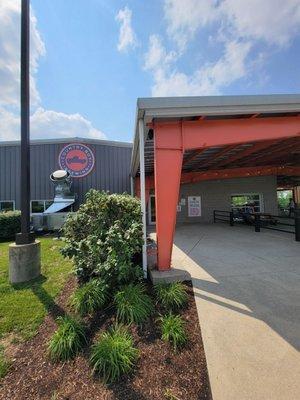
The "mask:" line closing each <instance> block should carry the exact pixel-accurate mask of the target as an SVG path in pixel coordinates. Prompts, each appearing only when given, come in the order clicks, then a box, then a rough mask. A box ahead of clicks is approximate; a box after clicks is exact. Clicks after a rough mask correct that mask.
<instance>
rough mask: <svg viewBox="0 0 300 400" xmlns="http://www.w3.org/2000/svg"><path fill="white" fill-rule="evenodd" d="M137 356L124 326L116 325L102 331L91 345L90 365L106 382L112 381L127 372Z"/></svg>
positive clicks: (136, 351)
mask: <svg viewBox="0 0 300 400" xmlns="http://www.w3.org/2000/svg"><path fill="white" fill-rule="evenodd" d="M137 357H138V350H137V349H136V348H135V347H134V344H133V338H132V336H131V335H130V334H129V333H128V332H127V330H126V328H125V327H123V326H121V325H116V326H115V327H113V328H112V329H111V330H109V331H107V332H104V333H103V334H102V336H101V337H100V339H99V341H98V342H97V343H96V344H95V345H94V346H93V347H92V354H91V359H90V361H91V365H92V367H93V372H94V373H99V374H100V375H101V376H102V378H103V380H104V381H105V382H107V383H111V382H114V381H115V380H117V379H118V378H119V377H120V376H121V375H123V374H127V373H129V372H130V371H131V370H132V368H133V367H134V363H135V361H136V360H137Z"/></svg>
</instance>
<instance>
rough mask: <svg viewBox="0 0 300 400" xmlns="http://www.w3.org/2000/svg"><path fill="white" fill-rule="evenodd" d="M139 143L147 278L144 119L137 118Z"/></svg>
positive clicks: (145, 276) (144, 269)
mask: <svg viewBox="0 0 300 400" xmlns="http://www.w3.org/2000/svg"><path fill="white" fill-rule="evenodd" d="M138 126H139V145H140V188H141V210H142V224H143V250H142V253H143V271H144V278H147V231H146V229H147V227H146V195H145V156H144V146H145V136H144V120H143V119H142V118H140V119H139V125H138Z"/></svg>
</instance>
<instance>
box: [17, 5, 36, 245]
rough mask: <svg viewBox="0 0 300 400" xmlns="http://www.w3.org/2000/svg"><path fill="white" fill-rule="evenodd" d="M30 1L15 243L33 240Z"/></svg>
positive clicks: (25, 18) (25, 17) (25, 9)
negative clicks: (19, 192) (19, 227)
mask: <svg viewBox="0 0 300 400" xmlns="http://www.w3.org/2000/svg"><path fill="white" fill-rule="evenodd" d="M29 12H30V3H29V0H22V10H21V182H20V186H21V233H18V234H17V235H16V244H21V245H22V244H29V243H33V242H34V237H33V235H32V234H31V233H30V141H29V136H30V130H29V118H30V117H29V112H30V97H29V96H30V75H29V68H30V48H29V36H30V15H29Z"/></svg>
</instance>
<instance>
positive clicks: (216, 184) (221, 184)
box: [177, 176, 278, 224]
mask: <svg viewBox="0 0 300 400" xmlns="http://www.w3.org/2000/svg"><path fill="white" fill-rule="evenodd" d="M276 190H277V179H276V176H260V177H249V178H236V179H224V180H216V181H204V182H199V183H189V184H184V185H181V187H180V194H179V201H180V199H182V198H184V199H186V205H185V206H182V207H181V211H180V212H177V223H178V224H180V223H183V222H184V223H186V222H213V211H214V210H227V211H229V210H230V208H231V195H232V194H241V193H260V194H262V196H263V199H262V200H263V206H264V212H268V213H271V214H275V215H277V214H278V208H277V207H278V206H277V192H276ZM188 196H201V203H202V207H201V208H202V216H201V217H188V203H187V198H188Z"/></svg>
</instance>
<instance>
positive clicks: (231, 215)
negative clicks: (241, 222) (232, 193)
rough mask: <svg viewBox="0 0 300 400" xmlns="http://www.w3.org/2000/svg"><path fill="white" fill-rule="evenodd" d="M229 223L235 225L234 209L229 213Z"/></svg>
mask: <svg viewBox="0 0 300 400" xmlns="http://www.w3.org/2000/svg"><path fill="white" fill-rule="evenodd" d="M229 224H230V226H233V225H234V221H233V211H230V213H229Z"/></svg>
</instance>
